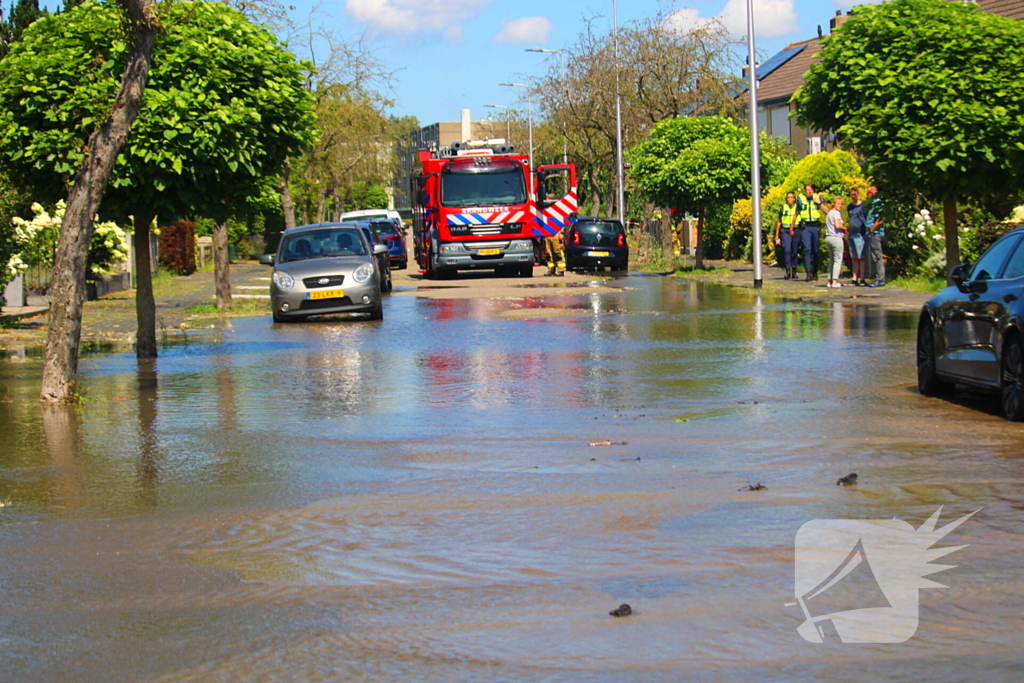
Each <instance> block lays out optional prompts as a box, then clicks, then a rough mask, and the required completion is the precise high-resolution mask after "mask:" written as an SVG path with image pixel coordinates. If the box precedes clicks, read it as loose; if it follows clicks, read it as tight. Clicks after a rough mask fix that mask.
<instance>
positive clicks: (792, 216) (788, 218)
mask: <svg viewBox="0 0 1024 683" xmlns="http://www.w3.org/2000/svg"><path fill="white" fill-rule="evenodd" d="M796 210H797V209H796V204H794V205H793V206H790V205H789V204H783V205H782V208H780V209H779V222H780V223H782V229H783V230H789V229H790V228H795V227H796V225H797V213H796Z"/></svg>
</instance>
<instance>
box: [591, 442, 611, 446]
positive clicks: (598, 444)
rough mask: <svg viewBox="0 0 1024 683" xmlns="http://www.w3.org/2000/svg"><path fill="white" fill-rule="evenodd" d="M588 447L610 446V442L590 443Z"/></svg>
mask: <svg viewBox="0 0 1024 683" xmlns="http://www.w3.org/2000/svg"><path fill="white" fill-rule="evenodd" d="M590 445H591V446H611V445H612V442H611V441H591V442H590Z"/></svg>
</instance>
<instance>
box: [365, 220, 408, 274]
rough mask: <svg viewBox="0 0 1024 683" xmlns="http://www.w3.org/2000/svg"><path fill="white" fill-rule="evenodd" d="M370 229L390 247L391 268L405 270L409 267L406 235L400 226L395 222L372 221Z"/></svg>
mask: <svg viewBox="0 0 1024 683" xmlns="http://www.w3.org/2000/svg"><path fill="white" fill-rule="evenodd" d="M370 227H371V228H373V231H374V232H376V233H377V234H378V235H379V236H380V238H381V239H382V240H384V244H386V245H387V247H388V252H389V254H390V256H391V267H392V268H394V269H395V270H405V269H406V268H408V267H409V251H408V249H407V248H406V246H405V234H404V233H403V232H402V229H401V228H400V227H399V224H398V223H397V222H396V221H393V220H386V221H370Z"/></svg>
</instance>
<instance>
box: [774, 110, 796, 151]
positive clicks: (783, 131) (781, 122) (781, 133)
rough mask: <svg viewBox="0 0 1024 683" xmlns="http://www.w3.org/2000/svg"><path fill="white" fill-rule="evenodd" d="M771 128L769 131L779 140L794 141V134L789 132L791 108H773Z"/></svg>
mask: <svg viewBox="0 0 1024 683" xmlns="http://www.w3.org/2000/svg"><path fill="white" fill-rule="evenodd" d="M770 117H771V128H770V129H769V131H770V132H771V134H772V135H774V136H775V137H777V138H782V139H784V140H785V141H786V142H791V141H792V137H793V136H792V134H791V133H790V130H789V107H788V106H787V107H773V108H772V110H771V112H770Z"/></svg>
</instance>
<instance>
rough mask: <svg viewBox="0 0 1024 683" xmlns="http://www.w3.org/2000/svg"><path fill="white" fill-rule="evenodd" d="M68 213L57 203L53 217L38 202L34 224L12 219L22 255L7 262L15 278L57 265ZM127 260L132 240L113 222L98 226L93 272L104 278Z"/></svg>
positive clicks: (92, 246) (93, 245)
mask: <svg viewBox="0 0 1024 683" xmlns="http://www.w3.org/2000/svg"><path fill="white" fill-rule="evenodd" d="M65 210H66V205H65V203H64V201H63V200H61V201H59V202H57V205H56V206H55V207H54V209H53V213H50V212H49V211H47V210H46V209H45V208H44V207H43V206H42V205H41V204H40V203H39V202H35V203H33V204H32V213H33V214H35V215H34V216H33V217H32V220H25V219H24V218H19V217H15V218H14V219H12V221H11V222H12V223H13V224H14V239H15V243H16V244H17V245H18V252H17V253H15V254H14V256H12V257H11V258H10V260H9V261H8V262H7V271H8V273H10V274H11V276H14V275H17V274H18V273H23V272H25V270H27V269H28V267H29V266H30V265H35V266H42V267H47V266H52V265H53V261H54V258H55V256H56V252H57V241H58V239H59V238H60V226H61V223H62V222H63V220H64V212H65ZM127 260H128V236H127V234H126V233H125V231H124V230H122V229H121V228H120V227H119V226H118V225H117V224H116V223H113V222H111V221H107V222H103V223H98V222H97V223H94V224H93V234H92V241H91V242H90V244H89V272H90V273H92V274H93V275H94V276H97V277H102V276H103V275H107V274H109V273H110V272H112V271H113V269H114V267H115V266H116V265H117V264H119V263H124V262H125V261H127Z"/></svg>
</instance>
